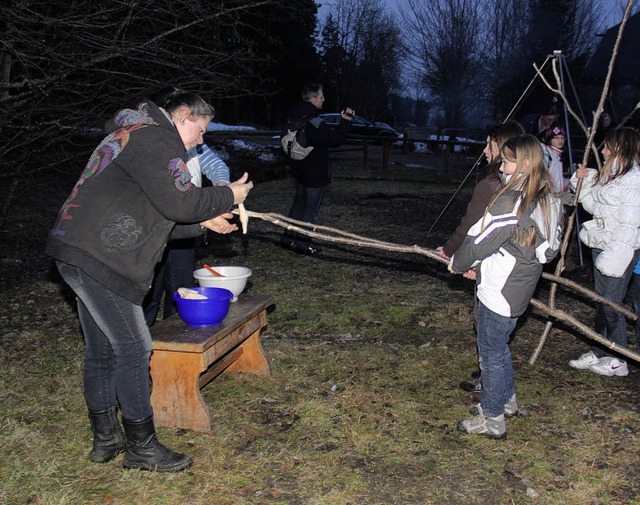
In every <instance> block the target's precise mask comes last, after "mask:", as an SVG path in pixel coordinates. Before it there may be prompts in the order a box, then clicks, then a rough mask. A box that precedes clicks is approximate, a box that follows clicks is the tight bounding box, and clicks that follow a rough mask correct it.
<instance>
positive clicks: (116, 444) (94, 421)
mask: <svg viewBox="0 0 640 505" xmlns="http://www.w3.org/2000/svg"><path fill="white" fill-rule="evenodd" d="M89 421H90V422H91V429H92V430H93V449H92V450H91V452H90V453H89V459H90V460H91V461H93V462H94V463H106V462H107V461H111V460H112V459H113V458H115V457H116V456H117V455H118V454H120V453H121V452H122V451H124V445H125V439H124V433H123V432H122V428H121V427H120V423H119V422H118V411H117V407H109V408H108V409H106V410H101V411H99V412H92V411H89Z"/></svg>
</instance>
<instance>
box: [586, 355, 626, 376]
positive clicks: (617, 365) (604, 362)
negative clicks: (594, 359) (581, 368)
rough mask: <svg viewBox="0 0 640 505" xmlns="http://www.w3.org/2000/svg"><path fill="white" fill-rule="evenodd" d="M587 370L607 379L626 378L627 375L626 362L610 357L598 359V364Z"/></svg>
mask: <svg viewBox="0 0 640 505" xmlns="http://www.w3.org/2000/svg"><path fill="white" fill-rule="evenodd" d="M589 370H591V371H592V372H595V373H597V374H600V375H606V376H607V377H614V376H615V377H626V376H627V375H629V367H627V362H626V361H624V360H621V359H618V358H614V357H612V356H605V357H604V358H600V360H599V361H598V363H596V364H595V365H592V366H590V367H589Z"/></svg>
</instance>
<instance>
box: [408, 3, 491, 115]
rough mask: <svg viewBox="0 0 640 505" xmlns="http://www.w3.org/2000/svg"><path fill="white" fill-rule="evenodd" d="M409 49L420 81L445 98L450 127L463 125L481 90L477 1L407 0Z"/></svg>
mask: <svg viewBox="0 0 640 505" xmlns="http://www.w3.org/2000/svg"><path fill="white" fill-rule="evenodd" d="M407 3H408V6H409V10H408V11H407V12H405V13H403V19H404V21H405V25H406V30H405V39H406V42H405V45H406V48H407V52H408V56H409V64H410V68H411V69H412V73H413V75H414V79H416V81H417V82H419V83H421V84H422V85H423V86H425V87H426V88H427V89H428V90H429V91H430V92H431V94H432V95H433V96H435V97H437V98H438V99H439V102H440V105H441V107H442V109H443V111H444V116H445V118H444V120H445V123H446V124H447V125H448V126H457V125H459V124H460V122H461V121H462V115H463V111H464V110H465V109H466V107H467V106H469V105H470V104H472V103H473V102H474V101H475V100H476V99H477V97H478V96H479V94H481V87H479V86H478V84H479V83H480V81H481V73H480V70H481V65H482V54H481V40H480V35H481V28H482V25H481V10H480V8H479V3H478V2H477V1H475V0H433V1H430V2H422V1H420V0H407Z"/></svg>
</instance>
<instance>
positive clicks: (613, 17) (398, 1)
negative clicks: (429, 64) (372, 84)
mask: <svg viewBox="0 0 640 505" xmlns="http://www.w3.org/2000/svg"><path fill="white" fill-rule="evenodd" d="M585 1H588V2H590V1H591V0H585ZM385 2H386V3H387V5H388V6H389V7H391V8H392V9H393V10H394V11H397V10H398V9H399V8H400V7H402V6H406V5H407V4H406V0H385ZM602 2H603V7H604V11H605V14H606V16H607V18H606V20H605V23H606V26H607V28H610V27H612V26H613V25H616V24H618V23H619V22H620V20H621V19H622V12H623V11H622V7H623V5H625V4H624V3H623V1H622V0H602ZM317 3H320V4H322V7H321V8H320V11H319V12H320V16H324V15H326V12H327V11H328V6H329V5H330V4H331V3H332V2H331V0H326V1H321V0H320V1H318V2H317ZM399 6H400V7H399Z"/></svg>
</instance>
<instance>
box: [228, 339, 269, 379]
mask: <svg viewBox="0 0 640 505" xmlns="http://www.w3.org/2000/svg"><path fill="white" fill-rule="evenodd" d="M261 331H262V328H260V329H258V330H257V331H255V332H254V333H252V334H251V336H250V337H249V338H247V339H246V340H245V341H244V342H243V343H242V344H241V345H240V347H241V348H242V354H241V355H240V357H239V358H238V359H237V360H236V361H234V362H233V363H232V364H231V365H230V366H229V368H227V369H226V372H229V373H238V372H241V373H251V374H254V375H260V376H263V377H266V376H268V375H271V367H270V366H269V362H268V361H267V357H266V356H265V354H264V351H263V350H262V344H261V343H260V332H261Z"/></svg>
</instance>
